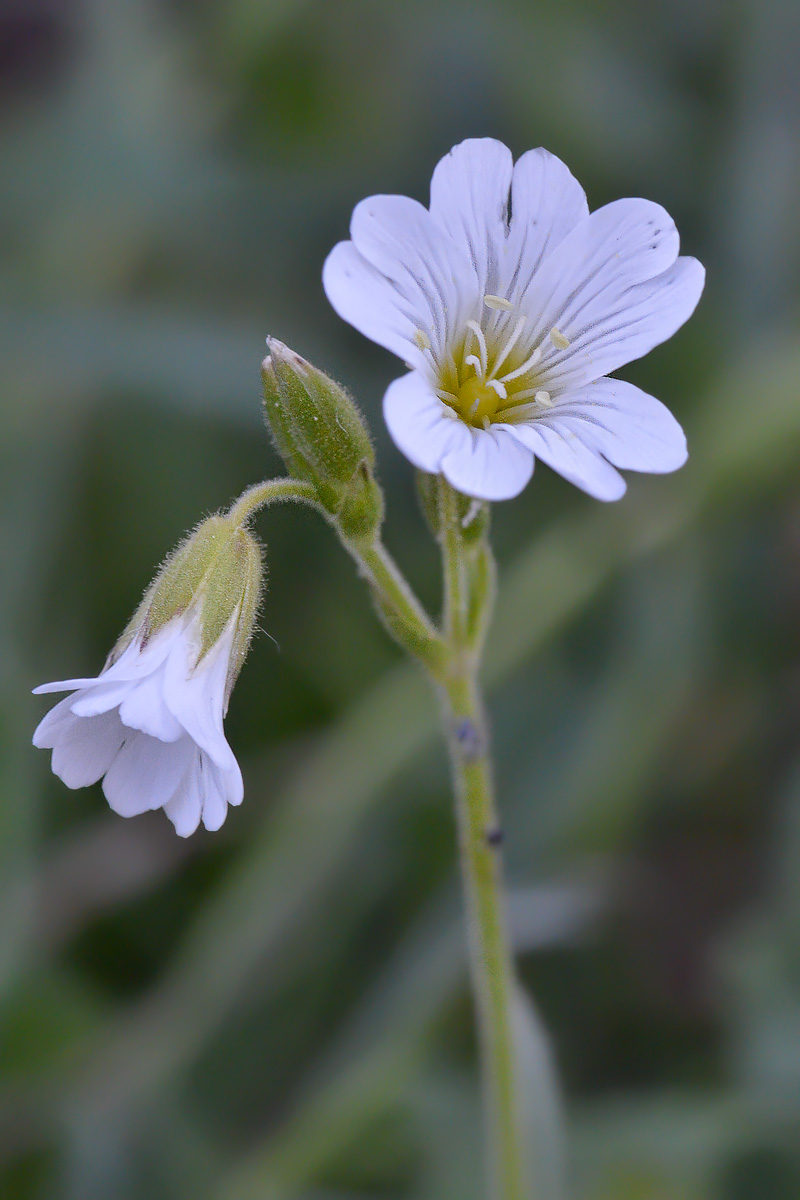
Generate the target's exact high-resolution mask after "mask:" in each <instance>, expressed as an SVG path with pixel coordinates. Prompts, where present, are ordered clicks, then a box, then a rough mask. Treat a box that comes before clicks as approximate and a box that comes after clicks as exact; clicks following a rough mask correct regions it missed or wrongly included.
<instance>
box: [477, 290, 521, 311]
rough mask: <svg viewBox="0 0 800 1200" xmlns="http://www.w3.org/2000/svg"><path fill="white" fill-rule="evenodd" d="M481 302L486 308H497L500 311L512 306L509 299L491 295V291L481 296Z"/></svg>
mask: <svg viewBox="0 0 800 1200" xmlns="http://www.w3.org/2000/svg"><path fill="white" fill-rule="evenodd" d="M483 303H484V304H485V305H486V307H487V308H495V309H499V310H500V311H501V312H508V310H509V309H510V308H513V307H514V306H513V304H512V303H511V301H510V300H504V299H503V297H502V296H493V295H492V294H491V293H488V294H487V295H486V296H484V297H483Z"/></svg>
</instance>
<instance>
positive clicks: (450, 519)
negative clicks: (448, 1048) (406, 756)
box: [439, 479, 530, 1200]
mask: <svg viewBox="0 0 800 1200" xmlns="http://www.w3.org/2000/svg"><path fill="white" fill-rule="evenodd" d="M439 487H440V493H439V495H440V535H439V536H440V541H441V546H442V557H443V566H444V600H445V604H444V617H445V620H444V624H445V634H446V637H447V640H448V643H449V647H450V651H451V657H450V670H449V672H448V674H447V677H446V679H445V681H444V683H443V684H442V685H440V688H439V691H440V697H441V702H442V713H443V721H444V729H445V736H446V739H447V745H448V750H449V753H450V761H451V765H452V772H453V782H454V790H455V797H456V817H457V823H458V838H459V848H460V853H461V866H462V874H463V879H464V889H465V894H466V905H467V921H468V934H469V949H470V966H471V973H472V984H473V991H474V995H475V1007H476V1017H477V1023H478V1043H479V1049H480V1057H481V1065H482V1072H483V1079H484V1095H485V1100H484V1103H485V1106H486V1116H487V1123H488V1133H489V1143H490V1159H491V1177H492V1184H493V1196H495V1197H496V1200H530V1192H529V1190H528V1186H527V1185H529V1182H530V1181H529V1180H526V1162H525V1153H524V1147H523V1142H522V1120H521V1114H520V1109H521V1093H520V1085H519V1080H518V1078H517V1060H516V1053H515V1047H514V1036H513V1022H512V1004H513V994H514V988H515V981H514V964H513V958H512V952H511V946H510V942H509V937H508V930H507V924H506V914H505V906H504V901H503V869H502V856H501V852H500V842H501V841H502V834H501V830H500V827H499V825H498V823H497V815H496V811H495V802H494V792H493V786H492V770H491V760H490V755H489V737H488V731H487V727H486V719H485V716H484V711H483V702H482V698H481V694H480V688H479V685H478V681H477V671H478V665H479V656H480V650H479V648H478V646H476V645H475V644H474V641H475V639H474V638H472V637H470V630H471V629H472V628H473V627H474V626H475V624H476V622H475V621H474V619H471V616H470V614H471V611H472V609H473V608H474V597H472V596H471V595H470V574H471V572H470V554H471V553H473V554H474V553H477V551H476V550H475V549H474V548H473V549H472V550H471V549H470V548H469V547H467V546H466V545H465V542H464V537H463V531H462V527H461V521H460V519H459V513H458V497H457V494H456V493H455V492H454V491H453V489H452V488H451V487H450V485H449V484H448V483H447V482H446V481H445V480H444V479H441V480H440V483H439ZM491 600H492V589H486V590H485V592H484V596H483V605H484V607H488V606H490V605H491ZM487 616H488V614H486V613H484V614H483V619H482V620H480V621H478V622H477V625H478V626H479V627H481V628H485V625H486V618H487ZM471 643H472V644H471Z"/></svg>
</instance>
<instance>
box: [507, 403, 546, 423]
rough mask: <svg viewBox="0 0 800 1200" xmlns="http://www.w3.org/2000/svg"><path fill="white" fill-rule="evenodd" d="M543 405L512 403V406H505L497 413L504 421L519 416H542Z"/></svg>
mask: <svg viewBox="0 0 800 1200" xmlns="http://www.w3.org/2000/svg"><path fill="white" fill-rule="evenodd" d="M541 411H542V406H541V405H540V404H536V403H532V404H512V405H511V407H510V408H503V409H501V410H500V412H499V413H498V414H497V415H498V417H499V418H500V419H501V420H503V421H512V422H513V421H515V420H516V419H517V418H523V417H535V416H540V415H541Z"/></svg>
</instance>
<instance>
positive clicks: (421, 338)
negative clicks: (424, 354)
mask: <svg viewBox="0 0 800 1200" xmlns="http://www.w3.org/2000/svg"><path fill="white" fill-rule="evenodd" d="M414 341H415V342H416V343H417V345H418V346H419V348H420V350H430V348H431V339H430V338H429V337H428V335H427V333H426V332H425V330H424V329H415V330H414Z"/></svg>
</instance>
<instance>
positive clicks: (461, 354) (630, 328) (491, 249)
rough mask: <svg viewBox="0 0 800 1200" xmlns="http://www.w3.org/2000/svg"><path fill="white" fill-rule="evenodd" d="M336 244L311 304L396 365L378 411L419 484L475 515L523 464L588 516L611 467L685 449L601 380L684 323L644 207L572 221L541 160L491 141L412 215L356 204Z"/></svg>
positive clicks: (665, 229) (571, 183)
mask: <svg viewBox="0 0 800 1200" xmlns="http://www.w3.org/2000/svg"><path fill="white" fill-rule="evenodd" d="M350 236H351V241H349V242H340V243H339V244H338V245H337V246H335V247H334V249H333V250H332V251H331V253H330V255H329V256H328V259H327V261H326V263H325V268H324V272H323V282H324V287H325V291H326V293H327V296H328V299H329V300H330V302H331V304H332V305H333V307H334V308H335V309H336V311H337V312H338V313H339V315H340V316H341V317H343V318H344V319H345V320H346V321H349V322H350V324H351V325H354V326H355V328H356V329H358V330H360V331H361V333H363V334H365V335H366V336H367V337H369V338H371V339H372V340H373V341H375V342H377V343H378V344H379V345H381V346H385V347H386V348H387V349H389V350H391V351H393V352H394V353H395V354H397V355H399V356H400V357H401V358H402V359H403V360H404V361H405V363H406V365H407V366H408V367H409V374H407V375H404V376H402V377H401V378H399V379H396V380H395V381H394V382H393V383H392V384H391V385H390V386H389V388H388V390H387V392H386V395H385V397H384V415H385V418H386V423H387V425H388V427H389V432H390V433H391V435H392V438H393V439H394V441H395V443H396V444H397V446H398V447H399V448H400V449H401V450H402V451H403V452H404V454H406V456H407V457H408V458H409V459H410V460H411V462H412V463H414V465H415V466H417V467H419V468H421V469H422V470H423V471H428V472H431V473H436V474H438V473H441V474H443V475H444V476H445V477H446V478H447V479H448V480H449V482H450V483H451V484H452V485H453V486H454V487H455V488H457V489H458V490H459V491H461V492H464V493H466V494H467V495H471V496H476V497H480V498H482V499H485V500H501V499H507V498H509V497H511V496H515V495H517V493H518V492H520V491H521V490H522V488H523V487H524V486H525V484H526V483H527V482H528V480H529V479H530V477H531V474H532V472H533V467H534V460H535V458H540V459H542V461H543V462H545V463H547V464H548V465H549V466H550V467H552V468H553V469H554V470H555V471H558V472H559V473H560V474H561V475H563V476H564V477H565V478H566V479H568V480H570V481H571V482H572V483H575V484H577V486H578V487H581V488H583V489H584V490H585V491H586V492H588V493H589V494H590V495H592V496H596V497H597V498H598V499H600V500H616V499H618V498H619V497H620V496H622V494H623V493H624V491H625V481H624V480H623V478H622V476H621V475H619V473H618V471H617V470H615V468H616V467H620V468H624V469H627V470H635V471H650V472H666V471H673V470H675V469H676V468H677V467H680V466H681V465H682V464H683V463H684V462H685V460H686V441H685V438H684V435H683V431H682V430H681V428H680V426H679V425H678V423H677V421H676V420H675V419H674V417H673V416H672V415H671V414H670V413H669V411H668V410H667V409H666V408H665V407H664V405H663V404H661V403H660V401H658V400H656V399H655V398H654V397H652V396H649V395H647V394H646V393H645V392H643V391H641V390H640V389H639V388H637V387H634V386H633V385H632V384H630V383H625V382H623V381H621V380H618V379H609V378H607V376H608V375H609V374H610V372H612V371H615V370H616V369H617V368H618V367H621V366H623V365H624V364H625V363H628V362H631V361H632V360H633V359H636V358H639V357H641V356H642V355H643V354H646V353H647V352H648V351H649V350H651V349H652V348H653V347H654V346H656V345H658V344H659V343H660V342H663V341H665V340H666V339H667V338H669V337H671V336H672V334H673V333H675V331H676V330H677V329H678V328H679V327H680V326H681V325H682V324H683V323H684V321H686V320H687V319H688V317H689V316H690V315H691V313H692V312H693V311H694V308H695V306H696V304H697V302H698V300H699V298H700V294H701V292H702V290H703V283H704V271H703V268H702V266H701V265H700V263H699V262H697V260H696V259H694V258H686V257H680V258H679V257H678V233H677V230H676V228H675V225H674V223H673V221H672V220H671V218H670V217H669V216H668V214H667V213H666V212H665V211H664V209H663V208H661V207H660V206H659V205H658V204H654V203H652V202H651V201H648V200H638V199H633V200H616V201H614V202H613V203H611V204H607V205H605V207H603V208H600V209H598V210H597V211H595V212H593V213H591V214H590V213H589V208H588V205H587V203H586V196H585V194H584V192H583V189H582V188H581V186H580V185H579V184H578V182H577V181H576V180H575V179H574V177H573V176H572V175H571V173H570V172H569V170H568V169H567V168H566V167H565V166H564V164H563V163H562V162H560V161H559V159H557V158H555V157H554V156H553V155H552V154H549V153H548V152H547V151H546V150H541V149H539V150H531V151H529V152H528V153H527V154H524V155H523V156H522V157H521V158H520V159H519V160H518V161H517V163H516V164H514V163H513V161H512V157H511V153H510V151H509V150H508V149H507V148H506V147H505V146H504V145H502V143H500V142H497V141H494V140H493V139H490V138H486V139H475V140H470V141H466V142H462V143H461V144H460V145H458V146H456V147H454V149H453V150H452V151H451V152H450V153H449V154H448V155H447V156H446V157H445V158H443V159H442V160H441V162H440V163H439V164H438V166H437V167H436V170H435V171H434V173H433V179H432V181H431V201H430V209H426V208H425V207H424V206H423V205H422V204H419V203H418V202H417V201H415V200H412V199H409V198H408V197H406V196H372V197H370V198H369V199H367V200H363V201H362V202H361V203H360V204H359V205H357V207H356V209H355V211H354V213H353V218H352V222H351V226H350Z"/></svg>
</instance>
